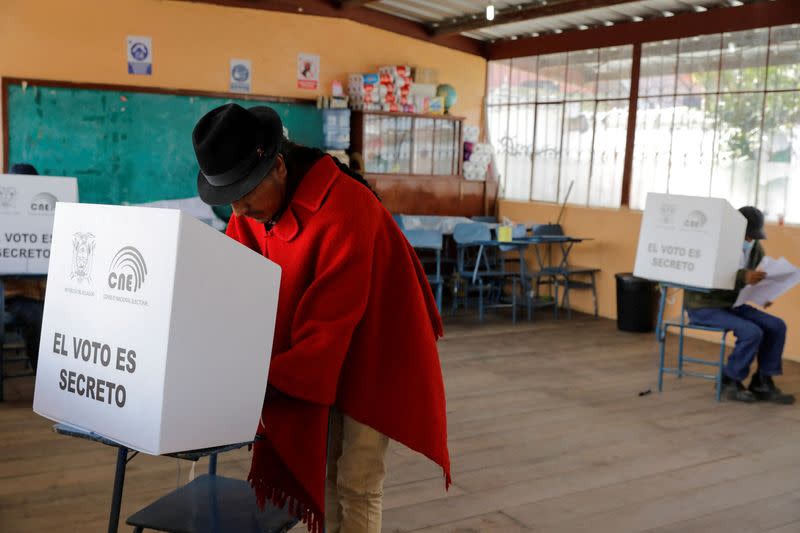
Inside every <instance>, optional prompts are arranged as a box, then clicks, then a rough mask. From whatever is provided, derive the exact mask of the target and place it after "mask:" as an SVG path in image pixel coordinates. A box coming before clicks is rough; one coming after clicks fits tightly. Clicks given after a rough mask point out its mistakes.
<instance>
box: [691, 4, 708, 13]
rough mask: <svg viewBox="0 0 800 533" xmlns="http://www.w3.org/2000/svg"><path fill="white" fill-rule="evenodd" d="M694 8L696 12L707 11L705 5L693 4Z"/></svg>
mask: <svg viewBox="0 0 800 533" xmlns="http://www.w3.org/2000/svg"><path fill="white" fill-rule="evenodd" d="M694 10H695V11H697V12H698V13H703V12H705V11H708V8H707V7H706V6H694Z"/></svg>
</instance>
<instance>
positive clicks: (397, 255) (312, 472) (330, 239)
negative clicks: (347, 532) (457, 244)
mask: <svg viewBox="0 0 800 533" xmlns="http://www.w3.org/2000/svg"><path fill="white" fill-rule="evenodd" d="M227 233H228V235H229V236H231V237H232V238H234V239H236V240H237V241H239V242H241V243H242V244H244V245H245V246H248V247H249V248H251V249H253V250H255V251H256V252H258V253H261V254H262V255H264V256H265V257H268V258H269V259H270V260H271V261H273V262H275V263H277V264H278V265H280V266H281V267H282V269H283V272H282V278H281V287H280V298H279V301H278V316H277V322H276V325H275V340H274V344H273V349H272V361H271V363H270V371H269V384H270V385H271V386H272V387H274V388H275V389H277V390H278V391H279V393H277V394H268V395H267V398H266V401H265V403H264V409H263V415H262V418H261V423H260V424H259V427H258V433H259V434H260V435H262V436H263V437H264V439H263V440H260V441H257V442H256V443H255V445H254V448H253V463H252V466H251V470H250V475H249V480H250V482H251V483H252V485H253V487H254V488H255V490H256V494H257V496H258V499H259V503H263V502H264V500H265V499H269V500H270V501H272V502H273V503H274V504H276V505H278V506H283V505H284V504H286V503H287V502H288V503H289V507H290V509H291V512H292V513H294V514H295V515H296V516H298V517H299V518H300V519H302V520H303V521H304V522H306V523H307V524H308V527H309V529H310V530H312V531H322V529H323V525H324V509H325V505H324V498H325V463H326V453H327V439H328V414H329V410H330V407H331V406H333V405H336V406H337V407H338V408H339V409H340V410H341V411H342V412H343V413H345V414H347V415H349V416H350V417H352V418H353V419H355V420H357V421H359V422H361V423H363V424H366V425H368V426H370V427H372V428H374V429H376V430H377V431H380V432H381V433H383V434H385V435H387V436H388V437H389V438H391V439H394V440H396V441H398V442H401V443H402V444H405V445H406V446H408V447H409V448H411V449H413V450H416V451H418V452H420V453H422V454H424V455H426V456H427V457H429V458H430V459H432V460H433V461H435V462H436V463H438V464H439V465H440V466H441V467H442V469H443V471H444V475H445V480H446V484H449V482H450V459H449V455H448V451H447V419H446V413H445V394H444V384H443V382H442V372H441V366H440V364H439V356H438V351H437V348H436V339H437V338H438V337H440V336H441V335H442V323H441V319H440V317H439V313H438V311H437V309H436V303H435V301H434V298H433V294H432V293H431V290H430V286H429V285H428V281H427V278H426V276H425V272H424V271H423V269H422V265H421V264H420V262H419V260H418V259H417V256H416V254H415V252H414V250H413V249H412V248H411V246H410V245H409V244H408V241H406V239H405V238H404V236H403V234H402V232H401V231H400V229H399V228H398V227H397V225H396V224H395V222H394V220H393V219H392V217H391V215H390V214H389V212H388V211H386V209H385V208H384V207H383V206H382V205H381V204H380V202H378V200H377V199H376V198H375V197H374V196H373V194H372V193H371V192H370V191H369V190H368V189H367V188H366V187H364V186H363V185H362V184H360V183H358V182H357V181H355V180H353V179H352V178H350V177H349V176H347V175H345V174H343V173H342V172H341V171H340V170H339V168H338V167H337V166H336V164H335V163H334V161H333V160H332V159H331V158H330V157H327V156H326V157H323V158H322V159H320V160H319V161H318V162H317V163H316V164H315V165H314V166H313V167H312V168H311V170H310V171H309V172H308V173H307V174H306V175H305V177H304V178H303V179H302V181H301V182H300V184H299V185H298V188H297V190H296V191H295V194H294V196H293V197H292V200H291V202H290V204H289V207H288V208H287V210H286V211H285V212H284V214H283V216H281V218H280V220H279V221H278V223H277V224H276V225H275V226H274V227H273V228H272V230H271V231H267V230H266V228H265V227H264V225H263V224H261V223H259V222H257V221H255V220H252V219H249V218H247V217H235V216H234V217H232V218H231V221H230V224H229V225H228V231H227ZM241 282H242V283H247V280H241ZM253 297H254V298H258V297H259V296H258V295H257V294H254V295H253ZM232 305H235V302H233V303H232ZM281 393H283V394H281Z"/></svg>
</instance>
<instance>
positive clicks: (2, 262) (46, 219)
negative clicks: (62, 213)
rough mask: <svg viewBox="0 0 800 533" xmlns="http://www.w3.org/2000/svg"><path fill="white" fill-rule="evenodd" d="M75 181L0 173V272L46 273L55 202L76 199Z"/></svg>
mask: <svg viewBox="0 0 800 533" xmlns="http://www.w3.org/2000/svg"><path fill="white" fill-rule="evenodd" d="M77 201H78V180H76V179H75V178H59V177H51V176H27V175H19V174H0V274H47V264H48V262H49V260H50V242H51V240H52V233H53V214H54V213H55V208H56V202H77Z"/></svg>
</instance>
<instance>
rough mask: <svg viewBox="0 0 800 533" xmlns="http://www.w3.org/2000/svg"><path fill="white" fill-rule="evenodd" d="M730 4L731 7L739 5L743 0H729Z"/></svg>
mask: <svg viewBox="0 0 800 533" xmlns="http://www.w3.org/2000/svg"><path fill="white" fill-rule="evenodd" d="M730 4H731V5H732V6H733V7H739V6H743V5H744V2H742V0H730Z"/></svg>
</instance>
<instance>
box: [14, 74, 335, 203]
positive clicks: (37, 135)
mask: <svg viewBox="0 0 800 533" xmlns="http://www.w3.org/2000/svg"><path fill="white" fill-rule="evenodd" d="M5 97H6V98H7V108H6V109H7V110H8V116H7V117H5V119H6V120H7V121H8V146H9V148H8V161H9V163H12V164H13V163H18V162H26V163H32V164H33V165H34V166H36V168H37V169H38V170H39V172H40V173H41V174H48V175H51V176H74V177H77V178H78V188H79V194H80V198H81V201H82V202H91V203H105V204H125V203H130V204H135V203H142V202H150V201H155V200H170V199H175V198H187V197H190V196H196V195H197V190H196V179H197V172H198V168H197V161H196V160H195V157H194V150H193V149H192V129H193V128H194V125H195V124H196V123H197V120H198V119H199V118H200V117H201V116H203V114H205V113H206V112H208V111H210V110H211V109H213V108H215V107H217V106H219V105H222V104H225V103H227V102H237V103H239V104H241V105H242V106H244V107H249V106H253V105H269V106H271V107H272V108H274V109H275V110H276V111H277V112H278V113H279V114H280V116H281V118H282V119H283V123H284V126H286V128H287V129H288V130H289V137H290V138H291V139H292V140H293V141H295V142H298V143H301V144H305V145H308V146H321V145H322V114H321V112H320V111H319V110H318V109H316V107H314V106H313V105H308V104H304V103H282V102H281V103H278V102H259V101H256V100H236V99H225V98H211V97H207V96H186V95H174V94H161V93H146V92H135V91H128V90H105V89H86V88H74V87H49V86H46V85H28V86H27V87H25V88H23V86H22V85H19V84H8V85H7V94H6V95H5Z"/></svg>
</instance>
